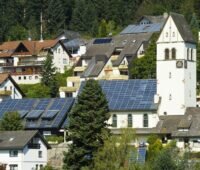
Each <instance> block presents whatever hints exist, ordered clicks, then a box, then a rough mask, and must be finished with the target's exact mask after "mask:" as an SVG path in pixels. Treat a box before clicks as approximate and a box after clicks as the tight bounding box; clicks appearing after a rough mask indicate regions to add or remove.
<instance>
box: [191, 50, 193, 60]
mask: <svg viewBox="0 0 200 170" xmlns="http://www.w3.org/2000/svg"><path fill="white" fill-rule="evenodd" d="M191 60H193V49H191Z"/></svg>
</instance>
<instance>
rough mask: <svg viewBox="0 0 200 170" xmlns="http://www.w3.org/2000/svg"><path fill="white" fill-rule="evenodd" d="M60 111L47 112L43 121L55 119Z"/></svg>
mask: <svg viewBox="0 0 200 170" xmlns="http://www.w3.org/2000/svg"><path fill="white" fill-rule="evenodd" d="M58 112H59V110H47V111H46V112H45V113H44V114H43V115H42V119H53V118H54V117H55V116H56V114H57V113H58Z"/></svg>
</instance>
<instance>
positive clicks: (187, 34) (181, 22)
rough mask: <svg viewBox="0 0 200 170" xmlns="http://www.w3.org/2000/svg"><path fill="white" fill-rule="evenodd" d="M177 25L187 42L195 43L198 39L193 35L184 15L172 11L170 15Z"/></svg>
mask: <svg viewBox="0 0 200 170" xmlns="http://www.w3.org/2000/svg"><path fill="white" fill-rule="evenodd" d="M169 16H171V17H172V19H173V21H174V23H175V24H176V26H177V29H178V31H179V33H180V34H181V36H182V38H183V40H184V41H186V42H190V43H195V44H196V41H195V39H194V37H193V35H192V32H191V30H190V27H189V25H188V23H187V21H186V19H185V18H184V16H183V15H181V14H177V13H173V12H170V15H169Z"/></svg>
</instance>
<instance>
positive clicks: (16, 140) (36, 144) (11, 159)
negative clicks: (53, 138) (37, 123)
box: [0, 131, 50, 170]
mask: <svg viewBox="0 0 200 170" xmlns="http://www.w3.org/2000/svg"><path fill="white" fill-rule="evenodd" d="M0 141H1V142H0V160H1V163H2V164H6V170H39V169H41V168H42V167H44V166H45V165H46V164H47V149H50V146H49V145H48V143H47V142H46V141H45V139H44V138H43V137H42V136H41V135H40V134H39V133H38V131H1V132H0Z"/></svg>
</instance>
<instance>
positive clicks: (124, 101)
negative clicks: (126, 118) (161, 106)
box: [79, 79, 157, 111]
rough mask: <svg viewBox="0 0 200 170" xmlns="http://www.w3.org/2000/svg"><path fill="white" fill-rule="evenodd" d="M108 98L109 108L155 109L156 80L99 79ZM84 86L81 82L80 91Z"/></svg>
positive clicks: (114, 109)
mask: <svg viewBox="0 0 200 170" xmlns="http://www.w3.org/2000/svg"><path fill="white" fill-rule="evenodd" d="M99 84H100V85H101V87H102V90H103V92H104V94H105V95H106V98H107V100H108V105H109V109H110V110H111V111H117V110H124V111H125V110H129V111H130V110H155V109H156V106H155V105H154V95H155V94H156V87H157V84H156V80H153V79H150V80H137V79H135V80H110V81H108V80H102V81H99ZM83 86H84V82H83V83H82V84H81V87H80V90H79V93H80V92H81V90H82V88H83Z"/></svg>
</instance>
